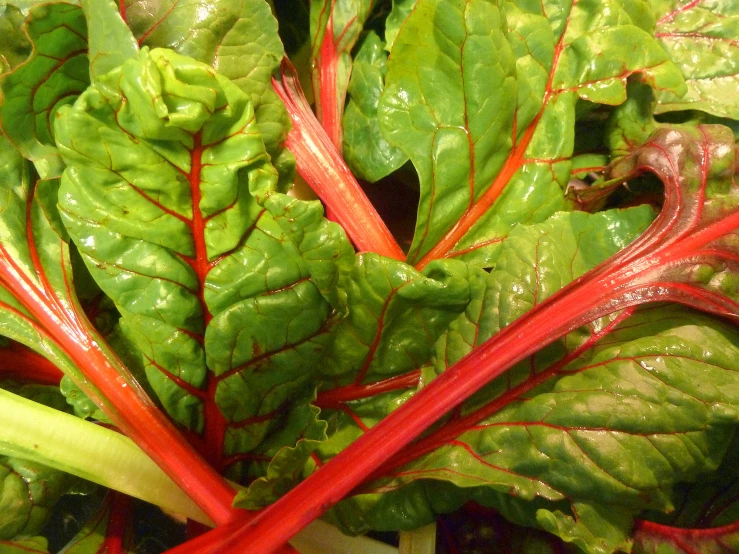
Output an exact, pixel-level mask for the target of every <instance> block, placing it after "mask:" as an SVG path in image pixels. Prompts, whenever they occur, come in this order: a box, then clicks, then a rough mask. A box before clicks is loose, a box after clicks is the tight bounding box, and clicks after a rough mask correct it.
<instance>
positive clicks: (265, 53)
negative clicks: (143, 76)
mask: <svg viewBox="0 0 739 554" xmlns="http://www.w3.org/2000/svg"><path fill="white" fill-rule="evenodd" d="M124 4H125V7H126V23H128V26H129V27H130V28H131V31H133V33H134V35H135V36H136V37H137V39H138V41H139V44H141V45H145V46H150V47H152V48H154V47H162V48H171V49H172V50H174V51H176V52H178V53H179V54H182V55H184V56H189V57H192V58H194V59H196V60H198V61H200V62H203V63H205V64H208V65H210V66H212V67H215V68H217V70H218V72H219V73H220V74H221V75H223V76H225V77H228V78H229V79H231V80H232V81H233V82H234V83H235V84H236V85H237V86H238V87H239V88H240V89H241V90H242V91H244V92H245V93H246V94H247V95H248V96H249V98H250V100H251V103H252V106H253V108H254V112H255V114H256V118H257V124H258V125H259V132H260V133H261V135H262V140H263V141H264V144H265V146H266V148H267V152H268V153H269V155H270V157H271V159H272V165H273V166H274V167H275V168H277V170H278V172H279V174H280V189H281V190H285V189H286V188H287V187H289V186H290V185H291V184H292V182H293V178H294V175H295V162H294V159H293V157H292V154H290V153H289V152H288V151H287V149H285V148H284V142H285V139H286V137H287V132H288V130H289V129H290V118H289V117H288V115H287V112H286V111H285V108H284V106H283V104H282V102H280V100H279V98H278V97H277V95H276V94H275V93H274V91H273V90H272V85H271V78H272V73H273V72H274V71H275V70H276V69H277V68H278V67H279V65H280V62H281V60H282V58H283V56H284V51H283V47H282V43H281V42H280V38H279V36H278V34H277V21H276V20H275V18H274V16H273V15H272V11H271V9H270V7H269V4H268V3H267V2H266V1H265V0H245V1H243V2H233V1H231V0H217V1H215V2H213V1H211V0H166V1H164V2H158V3H156V5H154V6H152V4H151V2H148V1H146V0H125V1H124Z"/></svg>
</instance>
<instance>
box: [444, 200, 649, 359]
mask: <svg viewBox="0 0 739 554" xmlns="http://www.w3.org/2000/svg"><path fill="white" fill-rule="evenodd" d="M653 217H654V213H653V212H652V210H651V209H650V208H648V207H646V206H641V207H638V208H632V209H629V210H611V211H607V212H601V213H597V214H587V213H584V212H572V213H559V214H556V215H554V216H553V217H551V218H550V219H548V220H547V221H545V222H544V223H540V224H537V225H520V226H518V227H516V228H515V229H514V230H513V231H512V233H511V234H510V236H509V238H508V239H507V240H506V241H505V242H504V243H503V247H502V249H501V252H500V256H499V258H498V259H497V260H496V268H495V270H494V271H492V272H491V273H488V272H486V271H482V270H477V271H475V272H473V273H472V274H471V277H470V286H471V290H472V292H471V296H472V301H471V302H470V304H469V305H468V306H467V309H466V310H465V313H464V315H463V316H461V317H459V318H458V319H456V320H455V321H454V322H453V323H452V324H451V326H450V328H449V332H448V333H446V334H445V335H444V337H443V338H442V339H441V340H440V341H439V342H438V343H437V345H436V348H437V352H436V359H437V364H436V371H437V372H441V371H443V370H444V369H446V368H448V367H450V366H451V365H453V364H454V363H456V362H457V361H458V360H460V359H461V358H462V357H464V356H465V355H467V354H468V353H470V352H471V351H472V350H473V349H474V348H476V347H478V346H480V345H481V344H482V343H483V342H485V341H486V340H488V339H489V338H490V337H492V336H493V335H495V334H496V333H498V332H499V331H500V330H501V329H502V328H504V327H505V326H506V325H509V324H510V323H512V322H513V321H515V320H516V319H518V318H519V317H521V316H523V315H524V314H526V312H528V311H529V310H531V309H532V308H533V307H534V306H536V305H538V304H540V303H541V302H543V301H544V300H545V299H546V298H548V297H549V296H551V295H552V294H554V293H555V292H557V291H558V290H560V289H561V288H562V287H564V286H565V285H566V284H568V283H570V282H571V281H573V280H575V279H576V278H578V277H579V276H580V275H583V274H584V273H585V272H586V271H588V270H590V269H592V268H593V267H595V266H596V265H597V264H599V263H601V262H603V261H605V260H606V259H608V257H610V256H612V255H613V254H615V253H616V252H618V251H619V250H621V249H622V248H624V247H625V246H626V245H627V244H629V243H630V242H631V241H632V240H634V239H635V238H636V237H637V236H638V235H639V234H640V233H641V232H642V231H643V230H644V229H645V228H646V227H647V226H648V225H649V223H650V222H651V221H652V218H653Z"/></svg>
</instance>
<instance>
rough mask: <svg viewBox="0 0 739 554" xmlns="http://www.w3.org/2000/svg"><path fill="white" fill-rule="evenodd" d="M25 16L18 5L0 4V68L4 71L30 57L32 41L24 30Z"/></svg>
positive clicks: (11, 68) (13, 67)
mask: <svg viewBox="0 0 739 554" xmlns="http://www.w3.org/2000/svg"><path fill="white" fill-rule="evenodd" d="M25 19H26V18H25V16H24V15H23V13H22V12H21V11H20V9H18V8H17V7H16V6H13V5H10V4H6V5H5V6H0V68H2V73H5V72H6V71H10V70H13V69H15V68H16V67H18V66H19V65H20V64H21V63H23V62H24V61H26V59H28V56H29V54H30V53H31V43H30V42H29V41H28V37H27V36H26V34H25V33H24V32H23V29H22V27H23V22H24V21H25Z"/></svg>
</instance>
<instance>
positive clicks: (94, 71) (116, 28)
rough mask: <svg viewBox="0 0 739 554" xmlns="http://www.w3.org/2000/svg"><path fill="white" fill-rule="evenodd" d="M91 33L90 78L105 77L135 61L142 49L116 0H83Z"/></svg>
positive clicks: (83, 7)
mask: <svg viewBox="0 0 739 554" xmlns="http://www.w3.org/2000/svg"><path fill="white" fill-rule="evenodd" d="M81 2H82V9H83V11H84V12H85V17H86V19H87V28H88V29H93V30H94V32H92V33H90V40H89V50H90V54H89V55H90V76H91V77H92V80H95V79H97V78H98V77H100V76H101V75H105V74H106V73H108V72H109V71H112V70H113V69H115V68H116V67H118V66H119V65H122V64H123V62H125V61H126V60H128V59H131V58H135V57H136V54H137V53H138V50H139V47H138V44H137V43H136V40H135V39H134V38H133V34H131V30H130V29H129V28H128V26H127V25H126V22H125V21H123V19H122V18H121V15H120V14H119V13H118V4H116V3H115V2H114V1H113V0H81Z"/></svg>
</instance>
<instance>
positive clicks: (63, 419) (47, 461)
mask: <svg viewBox="0 0 739 554" xmlns="http://www.w3.org/2000/svg"><path fill="white" fill-rule="evenodd" d="M0 421H2V425H0V454H3V455H6V456H17V457H19V458H24V459H27V460H32V461H34V462H38V463H41V464H44V465H47V466H49V467H52V468H54V469H59V470H62V471H66V472H67V473H71V474H72V475H76V476H78V477H82V478H83V479H87V480H88V481H92V482H93V483H98V484H99V485H103V486H104V487H108V488H111V489H114V490H117V491H120V492H123V493H125V494H128V495H130V496H133V497H136V498H140V499H141V500H145V501H147V502H151V503H152V504H156V505H158V506H161V507H162V508H164V509H165V510H168V511H171V512H174V513H177V514H181V515H183V516H186V517H188V518H190V519H194V520H196V521H200V522H202V523H206V524H209V525H213V523H212V522H211V520H210V519H209V518H208V516H206V515H205V514H204V513H203V511H202V510H201V509H200V508H198V507H197V506H196V505H195V503H194V502H193V501H192V500H191V499H190V497H189V496H187V495H186V494H185V493H184V492H182V490H181V489H180V488H179V487H178V486H177V485H175V483H174V481H172V480H171V479H170V478H169V477H168V476H167V475H166V474H165V473H164V472H163V471H162V470H161V469H159V466H157V465H156V464H155V463H154V462H153V461H151V459H150V458H149V457H148V456H147V455H146V454H144V452H143V451H142V450H141V449H140V448H139V447H138V446H136V445H135V444H134V442H133V441H131V440H130V439H129V438H127V437H126V436H124V435H122V434H120V433H117V432H115V431H111V430H110V429H106V428H105V427H101V426H100V425H96V424H94V423H91V422H89V421H85V420H83V419H80V418H78V417H75V416H73V415H69V414H66V413H64V412H60V411H58V410H54V409H53V408H49V407H47V406H44V405H42V404H38V403H37V402H33V401H31V400H28V399H26V398H23V397H21V396H17V395H15V394H12V393H10V392H8V391H5V390H2V389H0Z"/></svg>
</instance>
